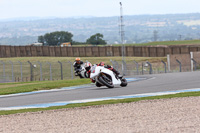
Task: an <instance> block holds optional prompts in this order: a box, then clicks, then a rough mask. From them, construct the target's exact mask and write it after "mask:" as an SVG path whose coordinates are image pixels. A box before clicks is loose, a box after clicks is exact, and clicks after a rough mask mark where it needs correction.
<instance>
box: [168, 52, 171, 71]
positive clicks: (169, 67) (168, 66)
mask: <svg viewBox="0 0 200 133" xmlns="http://www.w3.org/2000/svg"><path fill="white" fill-rule="evenodd" d="M167 64H168V72H170V71H171V70H170V55H169V54H168V55H167Z"/></svg>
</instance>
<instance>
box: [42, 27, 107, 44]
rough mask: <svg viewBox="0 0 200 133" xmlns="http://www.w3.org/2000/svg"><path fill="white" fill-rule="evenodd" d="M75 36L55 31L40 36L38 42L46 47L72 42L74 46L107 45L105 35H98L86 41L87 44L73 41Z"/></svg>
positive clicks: (66, 32)
mask: <svg viewBox="0 0 200 133" xmlns="http://www.w3.org/2000/svg"><path fill="white" fill-rule="evenodd" d="M72 37H73V34H72V33H70V32H68V31H55V32H51V33H46V34H45V35H43V36H38V42H39V43H42V44H43V45H44V46H60V45H61V44H62V43H65V42H71V44H72V45H80V44H92V45H105V44H106V41H105V40H103V34H100V33H96V34H94V35H92V36H91V37H90V38H88V39H87V40H86V42H77V41H73V40H72Z"/></svg>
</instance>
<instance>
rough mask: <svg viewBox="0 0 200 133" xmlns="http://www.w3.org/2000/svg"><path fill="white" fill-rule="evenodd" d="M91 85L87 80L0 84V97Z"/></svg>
mask: <svg viewBox="0 0 200 133" xmlns="http://www.w3.org/2000/svg"><path fill="white" fill-rule="evenodd" d="M88 83H91V81H90V80H89V79H77V80H58V81H34V82H20V83H0V95H8V94H15V93H22V92H31V91H38V90H49V89H55V88H61V87H69V86H76V85H83V84H88Z"/></svg>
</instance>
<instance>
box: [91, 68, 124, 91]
mask: <svg viewBox="0 0 200 133" xmlns="http://www.w3.org/2000/svg"><path fill="white" fill-rule="evenodd" d="M90 78H91V79H93V80H95V82H96V86H97V87H101V86H106V87H108V88H114V87H116V86H122V87H125V86H127V84H128V83H127V81H126V79H125V78H123V76H116V75H115V74H114V73H113V71H111V70H109V69H107V68H105V67H104V66H97V65H94V66H92V68H91V74H90Z"/></svg>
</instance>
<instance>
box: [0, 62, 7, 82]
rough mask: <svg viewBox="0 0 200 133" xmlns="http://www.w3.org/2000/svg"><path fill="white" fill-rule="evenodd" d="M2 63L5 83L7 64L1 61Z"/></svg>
mask: <svg viewBox="0 0 200 133" xmlns="http://www.w3.org/2000/svg"><path fill="white" fill-rule="evenodd" d="M1 63H2V64H3V81H4V82H5V81H6V71H5V63H4V62H3V61H1Z"/></svg>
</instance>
